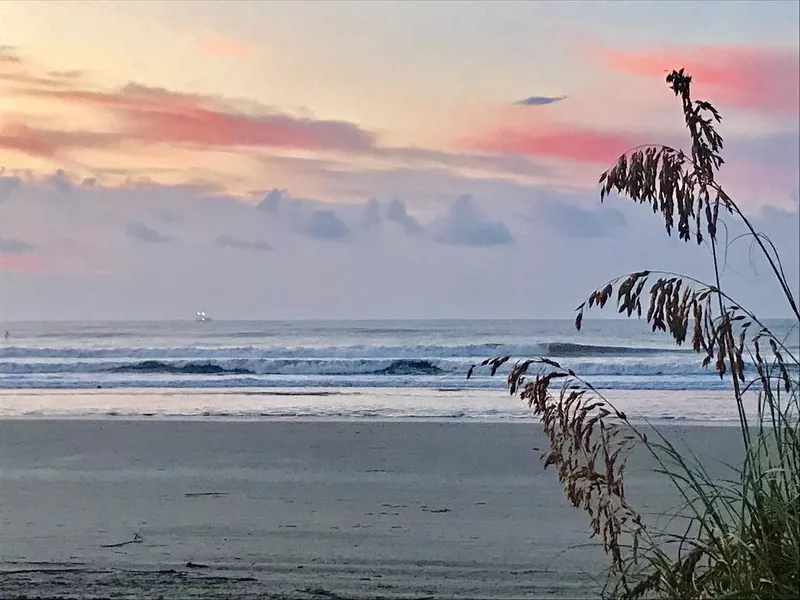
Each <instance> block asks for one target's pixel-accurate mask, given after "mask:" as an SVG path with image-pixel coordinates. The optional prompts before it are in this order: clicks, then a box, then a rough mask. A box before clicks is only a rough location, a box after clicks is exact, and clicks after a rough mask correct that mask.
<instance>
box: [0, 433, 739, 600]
mask: <svg viewBox="0 0 800 600" xmlns="http://www.w3.org/2000/svg"><path fill="white" fill-rule="evenodd" d="M670 431H671V433H672V434H675V435H680V436H681V437H683V438H685V439H686V440H687V442H688V443H689V445H690V446H691V447H692V448H693V449H694V450H695V451H697V452H698V453H699V454H700V455H703V456H711V457H714V458H716V459H718V460H720V461H722V460H731V457H732V454H735V452H736V451H737V442H738V438H737V431H736V430H735V429H733V428H729V427H699V426H698V427H685V428H678V427H671V428H670ZM540 446H543V438H542V434H541V432H540V429H539V427H538V426H536V425H532V424H530V423H464V422H430V421H428V422H376V421H361V422H353V421H350V422H335V421H223V420H213V421H212V420H163V419H162V420H152V421H149V420H146V419H142V420H115V419H107V420H69V419H64V420H25V419H19V420H4V421H0V575H1V576H0V596H2V597H8V596H14V597H18V596H22V597H48V596H62V597H79V598H88V597H107V596H109V595H112V594H114V595H117V596H118V597H134V598H141V597H162V598H212V597H220V596H229V597H237V598H241V597H265V598H298V599H299V598H304V599H308V598H379V597H383V598H462V599H463V598H535V597H550V596H556V597H559V596H560V597H576V596H584V597H593V596H595V595H596V589H597V588H596V585H597V583H596V581H595V579H594V577H593V576H596V575H597V574H598V573H599V572H600V570H601V569H602V568H603V567H604V566H605V560H604V558H603V556H602V554H601V553H600V552H599V551H598V549H597V548H591V547H589V548H587V547H583V548H572V549H571V550H570V548H571V547H574V546H576V545H579V544H585V543H586V542H587V536H586V533H585V532H586V529H587V527H586V523H587V520H586V517H585V515H584V514H583V513H582V512H580V511H578V510H577V509H573V508H571V507H569V506H568V505H567V503H566V500H565V499H564V494H563V491H562V489H561V487H560V485H559V483H558V481H557V479H556V477H555V473H554V472H553V471H543V470H542V466H541V463H540V462H539V460H538V455H539V453H538V452H537V451H535V450H534V449H533V448H534V447H540ZM650 467H651V465H649V464H647V462H646V461H645V460H643V459H641V458H637V459H635V460H633V461H632V463H631V466H630V469H629V472H628V474H627V485H626V488H627V490H628V494H629V496H630V497H632V498H634V501H635V502H637V504H638V505H639V506H642V507H643V508H644V510H646V511H647V510H655V511H658V510H664V509H667V508H669V507H671V506H673V505H674V504H675V496H674V494H673V493H672V492H671V490H670V489H669V488H668V487H667V484H666V482H664V481H663V478H661V477H660V476H657V475H655V474H653V473H651V472H649V471H648V469H649V468H650ZM712 468H713V466H712Z"/></svg>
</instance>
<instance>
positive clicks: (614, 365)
mask: <svg viewBox="0 0 800 600" xmlns="http://www.w3.org/2000/svg"><path fill="white" fill-rule="evenodd" d="M771 325H772V327H773V328H774V329H775V330H777V331H779V332H781V333H782V334H783V335H786V336H788V339H789V340H790V345H791V346H794V347H796V346H799V345H800V342H798V333H797V330H796V329H794V330H793V329H792V325H793V322H792V321H782V322H773V323H771ZM7 328H8V330H9V337H8V338H7V339H5V341H4V342H2V346H0V388H2V389H3V392H2V393H1V394H0V415H4V416H22V415H41V416H47V415H62V416H87V415H131V416H135V415H139V416H149V415H158V416H168V415H169V416H204V415H205V416H224V417H236V416H239V417H254V416H255V417H292V416H294V417H322V418H331V417H333V418H337V417H338V418H398V417H402V418H483V419H487V418H488V419H504V418H508V419H512V418H513V419H524V418H529V417H530V415H529V412H528V411H527V409H526V408H525V407H524V406H522V405H521V404H522V403H521V402H519V401H518V400H516V399H513V398H509V397H508V394H507V393H504V389H505V375H506V373H507V371H508V366H509V365H510V364H511V363H513V359H512V361H510V363H509V365H505V366H504V367H503V368H501V370H500V371H499V372H498V373H497V374H496V375H495V376H494V377H492V376H490V374H489V372H488V371H487V370H485V369H477V370H476V371H475V374H474V375H473V377H471V378H470V379H469V380H467V379H466V373H467V370H468V369H469V367H470V365H472V364H475V363H477V362H480V361H481V360H483V359H485V358H489V357H493V356H504V355H511V356H512V357H513V358H514V359H516V358H521V359H522V358H528V357H536V356H547V357H549V358H552V359H554V360H557V361H559V362H560V363H561V364H563V365H565V366H569V367H570V368H572V369H574V370H575V371H576V372H578V373H579V374H581V375H583V376H585V377H586V378H587V379H588V380H589V381H590V382H592V383H593V384H594V385H595V386H597V387H598V388H600V389H603V390H609V395H610V396H611V397H615V398H618V399H619V402H620V403H621V405H620V406H621V407H622V406H623V405H624V407H626V408H627V410H629V411H630V412H631V413H632V414H635V415H641V416H642V417H643V418H652V419H681V420H692V421H695V420H700V421H704V420H709V419H710V420H715V421H723V422H725V421H735V419H736V413H735V408H734V407H732V406H729V404H730V403H729V401H728V395H727V394H726V393H725V392H726V390H727V389H728V386H729V384H728V382H727V381H721V380H720V379H719V377H718V376H717V375H716V374H715V373H714V372H713V370H709V369H704V368H702V367H701V366H700V360H699V357H698V356H697V355H696V354H694V353H693V352H692V351H691V350H690V349H688V348H678V347H676V346H675V345H674V343H672V342H671V340H670V338H669V337H668V336H665V335H664V334H661V333H653V332H652V331H650V329H649V328H648V327H647V325H646V323H644V322H642V321H636V320H595V321H592V320H588V321H584V326H583V330H582V331H580V332H578V331H576V330H575V329H574V327H573V325H572V322H571V321H546V320H531V321H498V320H491V321H490V320H486V321H314V322H310V321H306V322H279V321H272V322H269V321H235V322H233V321H231V322H224V321H213V322H204V323H197V322H194V321H182V322H132V323H123V322H114V323H100V322H94V323H12V324H8V325H7Z"/></svg>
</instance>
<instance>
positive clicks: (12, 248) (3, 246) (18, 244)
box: [0, 238, 33, 254]
mask: <svg viewBox="0 0 800 600" xmlns="http://www.w3.org/2000/svg"><path fill="white" fill-rule="evenodd" d="M32 250H33V246H32V245H31V244H29V243H28V242H24V241H22V240H20V239H17V238H0V254H26V253H28V252H30V251H32Z"/></svg>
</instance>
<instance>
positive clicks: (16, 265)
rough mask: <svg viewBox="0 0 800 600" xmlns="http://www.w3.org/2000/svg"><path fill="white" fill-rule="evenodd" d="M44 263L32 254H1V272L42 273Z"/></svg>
mask: <svg viewBox="0 0 800 600" xmlns="http://www.w3.org/2000/svg"><path fill="white" fill-rule="evenodd" d="M43 270H46V269H44V265H43V264H42V262H41V261H40V260H39V259H38V258H37V257H36V256H33V255H30V254H0V271H17V272H22V273H35V272H41V271H43Z"/></svg>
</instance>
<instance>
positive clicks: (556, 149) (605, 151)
mask: <svg viewBox="0 0 800 600" xmlns="http://www.w3.org/2000/svg"><path fill="white" fill-rule="evenodd" d="M548 129H549V130H548ZM548 129H546V130H543V131H515V130H510V129H503V130H497V131H494V132H491V133H489V134H487V135H485V136H482V137H478V138H472V139H469V140H467V141H466V145H467V146H468V147H469V148H471V149H473V150H480V151H484V152H497V153H501V154H516V155H523V156H535V157H545V158H565V159H569V160H575V161H580V162H589V163H608V162H611V161H613V160H614V159H616V158H617V157H618V156H619V155H620V154H622V153H623V152H625V151H626V150H628V149H629V148H631V147H632V146H635V145H636V144H638V143H640V142H641V140H638V139H636V138H635V137H634V136H632V135H628V134H624V133H618V132H610V131H599V130H593V129H588V128H585V127H579V126H566V125H565V126H559V127H552V126H551V127H549V128H548Z"/></svg>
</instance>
